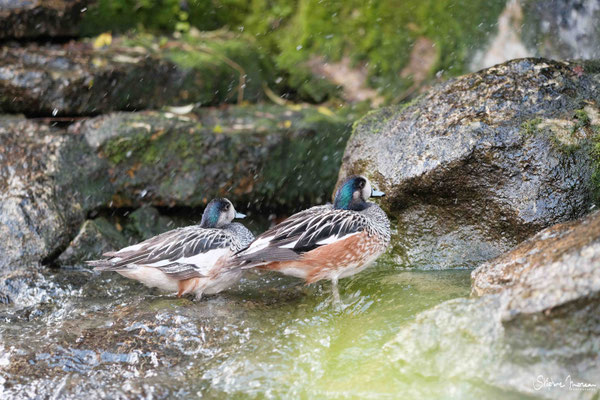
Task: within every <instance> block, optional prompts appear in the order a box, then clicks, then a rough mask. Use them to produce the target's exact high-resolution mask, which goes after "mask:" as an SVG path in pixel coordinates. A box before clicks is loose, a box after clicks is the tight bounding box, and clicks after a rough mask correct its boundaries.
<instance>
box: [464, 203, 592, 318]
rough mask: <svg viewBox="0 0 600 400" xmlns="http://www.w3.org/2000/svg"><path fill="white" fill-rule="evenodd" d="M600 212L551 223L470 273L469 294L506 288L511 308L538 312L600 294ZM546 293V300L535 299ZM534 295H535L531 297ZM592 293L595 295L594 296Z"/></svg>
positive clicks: (496, 291)
mask: <svg viewBox="0 0 600 400" xmlns="http://www.w3.org/2000/svg"><path fill="white" fill-rule="evenodd" d="M599 262H600V212H595V213H593V214H591V215H589V216H586V217H584V218H582V219H580V220H578V221H572V222H566V223H562V224H557V225H554V226H551V227H549V228H546V229H544V230H543V231H541V232H539V233H537V234H536V235H534V236H533V237H531V238H529V239H527V240H526V241H524V242H523V243H521V244H520V245H519V246H517V247H516V248H515V249H513V250H512V251H510V252H508V253H506V254H503V255H502V256H500V257H498V258H496V259H494V260H491V261H488V262H487V263H484V264H482V265H481V266H479V267H478V268H477V269H476V270H474V271H473V272H472V274H471V277H472V282H473V285H472V286H473V294H475V295H478V296H481V295H484V294H489V293H498V292H501V291H504V290H507V289H509V288H511V289H512V293H513V298H514V299H516V298H517V297H516V295H517V294H518V295H519V296H520V299H521V300H520V301H519V302H517V301H516V300H515V301H513V302H512V303H511V304H512V306H511V307H512V308H511V310H517V309H518V310H520V311H523V312H539V311H540V310H545V309H550V308H553V307H556V306H557V305H561V304H565V303H568V302H570V301H573V300H575V299H578V298H584V297H593V296H594V294H595V292H599V291H600V269H599V268H597V267H598V265H600V264H599ZM540 292H547V293H549V294H552V296H548V297H544V296H539V295H538V294H539V293H540ZM533 294H536V295H533ZM596 294H597V293H596Z"/></svg>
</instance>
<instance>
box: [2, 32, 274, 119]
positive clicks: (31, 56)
mask: <svg viewBox="0 0 600 400" xmlns="http://www.w3.org/2000/svg"><path fill="white" fill-rule="evenodd" d="M107 40H108V39H107ZM142 44H143V45H145V46H146V47H144V46H142ZM97 46H98V43H97V42H96V43H95V46H93V45H92V43H91V42H71V43H67V44H65V45H57V44H45V45H40V44H35V43H30V44H27V45H25V46H16V45H10V44H9V45H4V46H2V47H0V60H1V61H0V112H6V113H26V114H27V115H35V116H50V115H52V116H56V115H68V116H73V115H90V114H92V115H95V114H99V113H105V112H109V111H114V110H140V109H147V108H160V107H163V106H179V105H184V104H190V103H200V104H203V105H209V104H220V103H223V102H239V101H241V100H249V101H256V100H259V99H260V98H262V93H263V89H262V84H263V82H264V79H263V77H264V76H269V75H268V72H269V71H268V66H267V63H266V61H264V60H263V59H262V58H261V56H260V54H259V52H258V50H257V49H256V47H255V46H253V45H252V44H250V43H248V42H246V41H244V40H241V39H235V38H217V39H211V40H208V39H207V40H200V39H198V42H194V43H193V44H191V43H187V42H167V43H165V44H163V47H162V48H159V46H158V44H157V43H154V42H153V41H151V40H150V39H148V40H145V41H142V39H139V40H137V41H136V40H135V38H132V39H129V41H127V40H126V39H120V40H114V41H112V44H111V45H110V46H104V47H101V48H96V47H97Z"/></svg>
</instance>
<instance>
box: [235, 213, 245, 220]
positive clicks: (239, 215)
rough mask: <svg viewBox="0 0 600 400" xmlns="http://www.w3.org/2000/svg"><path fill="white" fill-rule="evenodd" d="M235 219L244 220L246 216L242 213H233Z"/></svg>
mask: <svg viewBox="0 0 600 400" xmlns="http://www.w3.org/2000/svg"><path fill="white" fill-rule="evenodd" d="M235 217H236V218H239V219H244V218H246V214H242V213H239V212H236V213H235Z"/></svg>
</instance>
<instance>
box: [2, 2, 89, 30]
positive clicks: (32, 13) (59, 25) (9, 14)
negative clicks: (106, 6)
mask: <svg viewBox="0 0 600 400" xmlns="http://www.w3.org/2000/svg"><path fill="white" fill-rule="evenodd" d="M88 3H90V2H89V1H88V0H1V1H0V39H10V38H19V39H21V38H27V39H29V38H38V37H65V36H67V37H69V36H75V35H77V34H78V33H79V23H80V21H81V19H82V16H83V14H84V13H85V11H86V7H87V5H88Z"/></svg>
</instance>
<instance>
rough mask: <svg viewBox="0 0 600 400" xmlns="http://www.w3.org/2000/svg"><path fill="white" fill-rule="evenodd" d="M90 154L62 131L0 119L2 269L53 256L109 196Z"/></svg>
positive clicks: (18, 119) (99, 168)
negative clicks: (85, 218) (88, 215)
mask: <svg viewBox="0 0 600 400" xmlns="http://www.w3.org/2000/svg"><path fill="white" fill-rule="evenodd" d="M91 154H93V153H92V152H91V150H90V148H89V147H88V146H87V145H86V143H85V142H84V141H83V140H82V138H78V137H75V136H73V135H69V134H67V133H66V132H64V131H62V130H60V129H54V128H50V127H48V126H46V125H43V124H38V123H35V122H32V121H29V120H26V119H24V118H21V117H1V118H0V237H2V241H1V242H0V270H2V271H6V270H12V269H16V268H17V267H20V266H30V265H35V264H37V263H39V262H40V261H44V260H45V259H47V258H49V257H52V256H53V255H55V253H56V252H58V251H60V250H62V248H64V247H66V245H67V244H68V243H69V240H70V238H71V235H74V233H75V232H76V231H77V229H78V227H79V224H80V223H81V222H83V219H84V217H85V214H86V212H87V211H89V210H91V209H93V208H95V207H98V206H100V205H101V204H104V203H106V202H107V201H108V200H109V199H110V187H111V186H110V182H109V181H108V179H107V178H106V175H105V174H103V172H102V171H103V168H104V165H103V162H102V160H100V159H97V158H94V157H89V156H90V155H91Z"/></svg>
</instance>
